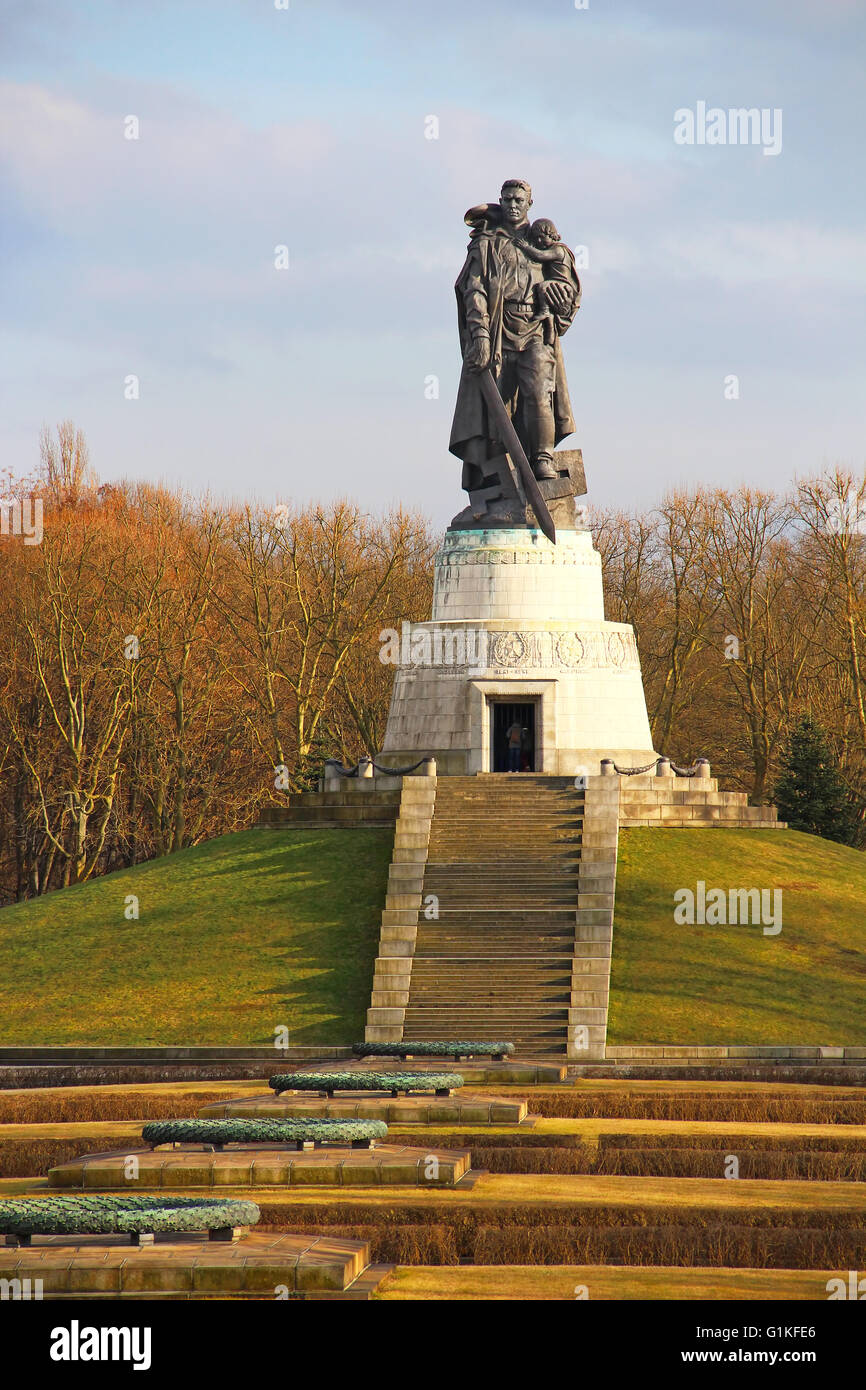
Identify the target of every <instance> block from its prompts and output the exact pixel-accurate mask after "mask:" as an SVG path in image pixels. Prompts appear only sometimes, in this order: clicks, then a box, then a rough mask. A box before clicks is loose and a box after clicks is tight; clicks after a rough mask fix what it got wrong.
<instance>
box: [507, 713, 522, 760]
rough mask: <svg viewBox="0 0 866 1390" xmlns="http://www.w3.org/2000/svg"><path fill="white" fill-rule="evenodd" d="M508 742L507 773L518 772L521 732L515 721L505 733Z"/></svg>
mask: <svg viewBox="0 0 866 1390" xmlns="http://www.w3.org/2000/svg"><path fill="white" fill-rule="evenodd" d="M505 737H506V739H507V740H508V771H509V772H519V771H520V752H521V749H522V747H523V730H522V728H521V727H520V725H519V724H518V722H517V720H516V719H515V721H514V723H513V724H509V726H508V728H507V729H506V731H505Z"/></svg>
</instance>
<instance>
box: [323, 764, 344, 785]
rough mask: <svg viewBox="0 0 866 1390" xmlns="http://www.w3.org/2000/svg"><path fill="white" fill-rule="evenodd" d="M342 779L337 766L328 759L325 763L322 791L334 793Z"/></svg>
mask: <svg viewBox="0 0 866 1390" xmlns="http://www.w3.org/2000/svg"><path fill="white" fill-rule="evenodd" d="M341 781H342V778H341V777H340V774H339V772H338V771H337V764H336V763H335V762H334V761H333V760H332V759H330V758H329V759H328V761H327V762H326V763H325V776H324V784H325V785H324V789H325V791H326V792H335V791H336V790H337V788H338V787H339V785H340V782H341Z"/></svg>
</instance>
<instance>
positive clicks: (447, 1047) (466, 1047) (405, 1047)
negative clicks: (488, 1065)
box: [352, 1041, 514, 1062]
mask: <svg viewBox="0 0 866 1390" xmlns="http://www.w3.org/2000/svg"><path fill="white" fill-rule="evenodd" d="M352 1051H353V1052H354V1054H355V1056H356V1057H454V1058H455V1059H456V1060H457V1061H458V1062H459V1061H460V1058H461V1057H510V1056H511V1054H512V1053H513V1051H514V1043H510V1042H459V1041H458V1042H387V1043H385V1042H373V1043H355V1045H354V1047H353V1048H352Z"/></svg>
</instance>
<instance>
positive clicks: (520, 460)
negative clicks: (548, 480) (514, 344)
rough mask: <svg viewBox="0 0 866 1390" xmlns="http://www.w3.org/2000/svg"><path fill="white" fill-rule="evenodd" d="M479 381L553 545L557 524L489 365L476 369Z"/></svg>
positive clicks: (493, 417) (533, 506)
mask: <svg viewBox="0 0 866 1390" xmlns="http://www.w3.org/2000/svg"><path fill="white" fill-rule="evenodd" d="M479 378H480V381H481V394H482V395H483V397H484V399H485V401H486V403H487V409H488V412H489V414H490V415H491V417H492V420H493V423H494V425H495V427H496V429H497V430H498V432H499V439H500V442H501V443H502V444H504V445H505V447H506V449H507V450H508V452H509V454H510V455H511V459H512V462H513V463H515V464H516V465H517V469H518V472H519V473H520V481H521V482H522V483H523V488H524V491H525V493H526V496H527V499H528V501H529V504H530V506H531V507H532V510H533V511H534V512H535V515H536V517H537V519H538V524H539V526H540V527H541V529H542V531H543V532H544V534H545V536H546V537H547V539H548V540H549V541H551V542H552V543H553V544H554V545H556V527H555V526H554V524H553V517H552V516H551V515H550V512H549V511H548V510H547V503H546V502H545V500H544V498H543V497H542V495H541V489H540V488H539V486H538V480H537V478H536V476H535V474H534V473H533V471H532V469H531V468H530V466H529V459H528V458H527V457H526V454H525V453H524V452H523V445H522V444H521V442H520V440H519V438H518V437H517V430H516V429H515V428H514V425H513V424H512V423H511V416H510V415H509V414H508V411H507V410H506V408H505V402H504V401H503V399H502V397H501V396H500V394H499V392H498V391H497V389H496V382H495V381H494V380H493V373H492V372H491V370H490V368H489V367H485V368H484V370H483V371H482V372H479Z"/></svg>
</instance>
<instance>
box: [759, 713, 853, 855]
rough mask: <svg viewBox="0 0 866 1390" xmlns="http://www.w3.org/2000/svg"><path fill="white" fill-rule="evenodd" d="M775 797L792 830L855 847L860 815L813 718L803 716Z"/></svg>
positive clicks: (793, 735) (790, 743)
mask: <svg viewBox="0 0 866 1390" xmlns="http://www.w3.org/2000/svg"><path fill="white" fill-rule="evenodd" d="M775 797H776V806H777V807H778V810H779V819H780V820H783V821H787V822H788V825H789V826H790V827H791V829H792V830H804V831H806V833H807V834H809V835H823V837H824V839H825V840H838V841H839V843H840V844H843V845H852V844H854V842H855V840H856V838H857V830H858V822H857V815H856V812H855V810H854V807H853V805H852V803H851V800H850V798H849V796H848V792H847V789H846V787H845V783H844V781H843V780H842V774H841V772H840V770H839V763H838V760H837V758H836V755H835V753H834V752H833V749H832V748H831V747H830V744H829V742H828V740H827V736H826V734H825V733H824V730H823V729H822V727H821V725H820V724H817V723H816V722H815V720H814V719H812V717H811V715H804V717H803V718H802V719H801V720H800V722H799V723H798V724H797V726H796V728H795V729H794V730H793V731H792V733H791V735H790V737H789V739H788V743H787V747H786V749H785V753H784V757H783V759H782V766H781V769H780V772H779V779H778V781H777V782H776V792H775Z"/></svg>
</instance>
